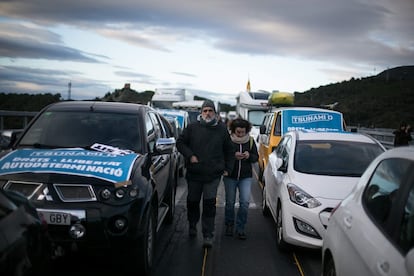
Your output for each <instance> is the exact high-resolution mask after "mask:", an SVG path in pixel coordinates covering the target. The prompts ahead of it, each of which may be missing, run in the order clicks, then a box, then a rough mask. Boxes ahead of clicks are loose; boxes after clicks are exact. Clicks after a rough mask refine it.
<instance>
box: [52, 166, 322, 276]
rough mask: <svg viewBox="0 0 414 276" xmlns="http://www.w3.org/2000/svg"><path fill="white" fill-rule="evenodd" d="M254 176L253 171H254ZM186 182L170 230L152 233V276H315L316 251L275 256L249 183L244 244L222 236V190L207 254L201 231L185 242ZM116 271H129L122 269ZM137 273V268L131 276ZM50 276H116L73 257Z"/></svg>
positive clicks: (98, 260)
mask: <svg viewBox="0 0 414 276" xmlns="http://www.w3.org/2000/svg"><path fill="white" fill-rule="evenodd" d="M256 170H257V167H256ZM186 191H187V188H186V182H185V180H184V179H183V178H181V179H180V181H179V185H178V187H177V197H176V213H175V218H174V221H173V223H172V224H171V225H164V226H162V227H161V228H160V230H159V232H158V234H157V235H158V241H157V245H156V258H155V264H156V265H155V270H154V276H165V275H168V276H198V275H200V276H213V275H214V276H251V275H260V276H268V275H269V276H270V275H271V276H278V275H280V276H284V275H289V276H290V275H299V276H316V275H318V276H320V275H321V268H320V265H321V253H320V250H303V249H299V248H298V249H294V250H293V251H291V252H280V251H279V250H278V249H277V247H276V234H275V232H276V231H275V224H274V222H273V220H272V219H271V217H264V216H263V214H262V209H261V208H262V194H261V186H260V183H258V182H257V177H254V183H253V185H252V195H251V203H250V208H249V214H248V222H247V227H246V234H247V239H246V240H238V239H236V238H234V237H227V236H225V235H224V202H225V201H224V185H223V183H221V184H220V186H219V190H218V195H217V214H216V231H215V240H214V243H213V248H211V249H203V248H202V235H201V225H200V224H199V225H198V230H199V233H198V235H197V237H196V238H190V237H189V236H188V223H187V218H186V215H187V213H186V208H185V202H186ZM122 265H126V266H133V265H134V264H130V263H125V264H122ZM138 269H139V267H137V270H138ZM51 270H52V271H51V273H50V274H51V275H63V276H74V275H76V276H84V275H85V276H86V275H99V276H105V275H122V273H121V272H120V271H121V270H120V268H119V266H118V265H113V264H111V256H106V255H102V256H84V255H78V256H77V255H75V256H71V257H66V258H63V259H59V260H57V261H55V262H54V263H53V265H52V268H51Z"/></svg>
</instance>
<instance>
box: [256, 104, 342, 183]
mask: <svg viewBox="0 0 414 276" xmlns="http://www.w3.org/2000/svg"><path fill="white" fill-rule="evenodd" d="M292 130H309V131H326V132H341V131H345V123H344V119H343V115H342V113H341V112H338V111H333V110H328V109H322V108H314V107H279V108H275V109H273V110H271V111H269V112H267V113H266V115H265V117H264V118H263V123H262V125H261V126H260V134H259V161H258V163H259V178H260V179H261V178H262V175H263V171H264V168H265V167H266V164H267V162H268V157H269V154H270V153H271V152H272V151H273V150H274V149H275V148H276V147H277V146H278V145H279V141H280V138H281V136H282V135H283V134H285V133H286V132H289V131H292Z"/></svg>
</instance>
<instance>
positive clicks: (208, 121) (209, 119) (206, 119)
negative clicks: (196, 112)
mask: <svg viewBox="0 0 414 276" xmlns="http://www.w3.org/2000/svg"><path fill="white" fill-rule="evenodd" d="M213 120H214V118H210V117H206V118H205V119H204V121H206V123H210V122H211V121H213Z"/></svg>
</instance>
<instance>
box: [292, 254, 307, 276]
mask: <svg viewBox="0 0 414 276" xmlns="http://www.w3.org/2000/svg"><path fill="white" fill-rule="evenodd" d="M293 259H295V264H296V266H297V267H298V269H299V273H300V275H301V276H304V275H305V274H304V273H303V269H302V267H301V266H300V263H299V260H298V258H296V254H295V253H293Z"/></svg>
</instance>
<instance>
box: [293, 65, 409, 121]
mask: <svg viewBox="0 0 414 276" xmlns="http://www.w3.org/2000/svg"><path fill="white" fill-rule="evenodd" d="M335 102H337V103H338V104H337V105H336V106H335V110H338V111H340V112H342V113H343V114H344V118H345V120H346V122H347V124H348V125H353V126H358V125H359V126H364V127H377V128H397V127H398V125H399V123H400V122H401V121H406V122H408V123H409V124H411V125H414V112H413V109H414V66H401V67H396V68H393V69H388V70H385V71H383V72H381V73H380V74H378V75H376V76H371V77H367V78H361V79H354V78H352V79H351V80H349V81H343V82H341V83H336V84H329V85H325V86H320V87H318V88H313V89H310V90H308V91H305V92H303V93H297V92H296V93H295V105H297V106H313V107H321V106H323V105H327V104H332V103H335Z"/></svg>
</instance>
